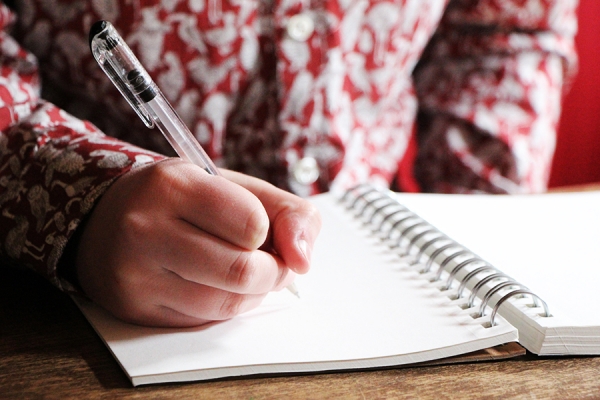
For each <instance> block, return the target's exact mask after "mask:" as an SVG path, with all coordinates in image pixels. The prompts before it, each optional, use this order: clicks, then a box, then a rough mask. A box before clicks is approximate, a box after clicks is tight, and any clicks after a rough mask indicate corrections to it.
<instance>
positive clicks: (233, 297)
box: [217, 293, 244, 319]
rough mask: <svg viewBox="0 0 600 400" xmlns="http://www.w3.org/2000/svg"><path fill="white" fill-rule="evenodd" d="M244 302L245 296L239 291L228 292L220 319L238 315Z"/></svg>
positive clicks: (220, 310)
mask: <svg viewBox="0 0 600 400" xmlns="http://www.w3.org/2000/svg"><path fill="white" fill-rule="evenodd" d="M243 304H244V296H243V295H241V294H238V293H227V296H225V299H224V300H223V303H222V304H221V307H220V309H219V314H218V317H217V318H218V319H229V318H233V317H235V316H236V315H238V314H239V313H240V312H241V310H242V305H243Z"/></svg>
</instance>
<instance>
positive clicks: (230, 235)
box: [154, 160, 269, 250]
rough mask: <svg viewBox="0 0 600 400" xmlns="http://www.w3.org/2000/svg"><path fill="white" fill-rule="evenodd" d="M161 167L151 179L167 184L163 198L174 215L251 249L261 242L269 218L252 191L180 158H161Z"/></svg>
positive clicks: (267, 227) (264, 235)
mask: <svg viewBox="0 0 600 400" xmlns="http://www.w3.org/2000/svg"><path fill="white" fill-rule="evenodd" d="M160 167H161V169H160V173H159V174H158V176H157V177H155V178H154V179H156V180H157V181H158V182H157V183H156V184H157V185H162V186H164V187H165V188H168V191H167V192H166V196H167V198H166V199H163V201H164V202H165V203H167V204H166V207H167V209H168V210H170V211H171V213H172V215H173V218H180V219H183V220H185V221H187V222H189V223H190V224H192V225H194V226H196V227H197V228H199V229H201V230H203V231H205V232H208V233H210V234H212V235H215V236H217V237H219V238H221V239H223V240H225V241H228V242H230V243H232V244H235V245H237V246H239V247H242V248H245V249H249V250H254V249H257V248H259V247H260V246H261V245H262V244H263V243H264V241H265V239H266V237H267V233H268V230H269V219H268V216H267V214H266V212H265V209H264V207H263V205H262V204H261V202H260V201H259V200H258V199H257V198H256V196H254V195H253V194H252V193H251V192H249V191H248V190H244V188H242V187H240V186H239V185H237V184H235V183H233V182H231V181H229V180H227V179H225V178H223V177H219V176H213V175H209V174H207V173H206V172H205V171H203V170H202V169H201V168H200V167H198V166H195V165H193V164H190V163H186V162H183V161H180V160H169V161H166V162H163V163H162V165H161V166H160ZM161 181H164V183H162V182H161Z"/></svg>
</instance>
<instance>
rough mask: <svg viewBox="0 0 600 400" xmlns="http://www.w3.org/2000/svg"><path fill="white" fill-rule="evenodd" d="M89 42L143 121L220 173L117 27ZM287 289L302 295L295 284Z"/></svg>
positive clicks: (103, 29)
mask: <svg viewBox="0 0 600 400" xmlns="http://www.w3.org/2000/svg"><path fill="white" fill-rule="evenodd" d="M89 42H90V49H91V51H92V55H93V56H94V58H95V59H96V61H97V62H98V65H100V68H101V69H102V70H103V71H104V73H105V74H106V75H107V76H108V78H109V79H110V80H111V81H112V83H113V84H114V85H115V86H116V87H117V89H118V90H119V92H121V94H122V95H123V97H124V98H125V99H126V100H127V102H128V103H129V105H130V106H131V107H132V108H133V110H134V111H135V112H136V114H137V115H138V116H139V117H140V118H141V119H142V121H143V122H144V124H145V125H146V126H147V127H148V128H150V129H152V128H154V127H155V126H158V129H159V130H160V131H161V132H162V134H163V135H164V137H165V138H166V139H167V140H168V141H169V143H170V144H171V146H172V147H173V149H175V151H176V152H177V154H178V155H179V157H181V158H182V159H184V160H187V161H189V162H191V163H193V164H196V165H198V166H200V167H202V168H203V169H204V170H205V171H206V172H208V173H209V174H211V175H221V173H220V172H219V170H218V169H217V167H216V166H215V164H214V163H213V162H212V160H211V159H210V157H208V155H207V154H206V152H205V151H204V149H203V148H202V147H201V146H200V143H198V141H197V140H196V138H195V137H194V136H193V135H192V133H191V132H190V130H189V129H188V127H187V126H186V125H185V124H184V123H183V121H182V120H181V118H180V117H179V115H178V114H177V112H176V111H175V109H174V108H173V107H172V106H171V104H170V103H169V101H168V100H167V99H166V98H165V96H164V95H163V94H162V92H161V91H160V89H159V88H158V86H157V85H156V84H155V83H154V81H153V80H152V78H150V75H149V74H148V72H147V71H146V69H145V68H144V67H143V66H142V64H141V63H140V62H139V60H138V59H137V57H136V56H135V55H134V54H133V51H131V49H130V48H129V46H127V44H126V43H125V41H124V40H123V38H122V37H121V35H119V33H118V32H117V30H116V29H115V28H114V26H113V25H112V24H111V23H110V22H108V21H98V22H96V23H94V24H93V25H92V27H91V28H90V34H89ZM287 289H288V290H289V291H290V292H292V293H293V294H294V295H296V296H297V297H300V296H299V294H298V290H297V289H296V286H295V285H294V284H293V283H292V284H291V285H290V286H288V287H287Z"/></svg>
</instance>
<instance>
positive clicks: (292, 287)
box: [287, 283, 300, 298]
mask: <svg viewBox="0 0 600 400" xmlns="http://www.w3.org/2000/svg"><path fill="white" fill-rule="evenodd" d="M287 290H289V291H290V292H291V293H292V294H293V295H294V296H296V297H297V298H300V292H299V291H298V288H297V287H296V284H295V283H292V284H290V285H288V287H287Z"/></svg>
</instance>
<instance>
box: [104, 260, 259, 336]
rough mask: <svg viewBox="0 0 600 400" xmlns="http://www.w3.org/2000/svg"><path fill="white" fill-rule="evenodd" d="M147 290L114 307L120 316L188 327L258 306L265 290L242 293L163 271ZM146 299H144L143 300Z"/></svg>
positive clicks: (234, 314)
mask: <svg viewBox="0 0 600 400" xmlns="http://www.w3.org/2000/svg"><path fill="white" fill-rule="evenodd" d="M158 278H159V279H154V280H153V283H151V284H148V283H147V284H146V286H145V288H144V289H145V290H144V291H145V294H144V295H142V296H139V297H137V301H135V302H131V303H128V306H127V307H121V308H118V309H116V310H114V314H116V315H117V316H118V317H119V318H121V319H123V320H126V321H130V322H133V323H137V324H140V325H147V326H162V327H187V326H198V325H202V324H205V323H207V322H211V321H222V320H227V319H230V318H233V317H235V316H236V315H238V314H241V313H243V312H246V311H249V310H252V309H254V308H256V307H257V306H258V305H259V304H260V303H261V302H262V300H263V299H264V297H265V296H266V294H239V293H231V292H227V291H224V290H219V289H216V288H213V287H210V286H205V285H201V284H198V283H194V282H190V281H186V280H184V279H182V278H181V277H179V276H177V275H175V274H173V273H171V272H169V271H163V273H161V274H160V275H158ZM140 300H144V301H140Z"/></svg>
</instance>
